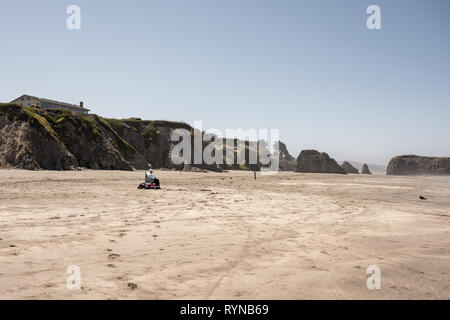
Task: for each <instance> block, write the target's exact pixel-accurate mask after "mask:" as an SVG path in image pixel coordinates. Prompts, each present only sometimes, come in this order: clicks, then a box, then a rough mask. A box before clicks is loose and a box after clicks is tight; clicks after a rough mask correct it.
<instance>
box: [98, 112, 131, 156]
mask: <svg viewBox="0 0 450 320" xmlns="http://www.w3.org/2000/svg"><path fill="white" fill-rule="evenodd" d="M95 118H96V120H97V121H98V122H99V123H100V124H101V125H102V126H103V127H104V128H105V129H107V130H109V131H110V132H111V133H112V134H113V135H114V137H115V138H116V141H117V146H118V147H119V149H120V151H124V152H125V154H126V155H128V156H129V155H130V154H137V153H138V152H137V150H136V149H135V147H133V146H132V145H131V144H129V143H128V142H126V141H125V140H124V139H122V137H121V136H120V135H119V134H118V133H117V131H116V130H114V128H113V127H112V126H111V125H110V121H108V120H111V119H105V118H102V117H100V116H98V115H95ZM117 121H120V120H117Z"/></svg>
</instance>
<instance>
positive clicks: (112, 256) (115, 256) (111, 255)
mask: <svg viewBox="0 0 450 320" xmlns="http://www.w3.org/2000/svg"><path fill="white" fill-rule="evenodd" d="M118 257H120V254H117V253H111V254H110V255H109V256H108V258H110V259H116V258H118Z"/></svg>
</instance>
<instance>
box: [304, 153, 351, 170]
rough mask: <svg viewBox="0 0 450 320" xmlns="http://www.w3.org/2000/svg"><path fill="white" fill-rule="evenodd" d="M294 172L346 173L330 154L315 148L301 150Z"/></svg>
mask: <svg viewBox="0 0 450 320" xmlns="http://www.w3.org/2000/svg"><path fill="white" fill-rule="evenodd" d="M296 172H311V173H338V174H346V172H345V171H344V169H342V167H341V166H340V165H339V164H338V163H337V162H336V161H335V160H334V159H332V158H330V156H329V155H328V154H326V153H324V152H322V153H321V152H319V151H317V150H303V151H302V152H300V155H299V156H298V158H297V168H296Z"/></svg>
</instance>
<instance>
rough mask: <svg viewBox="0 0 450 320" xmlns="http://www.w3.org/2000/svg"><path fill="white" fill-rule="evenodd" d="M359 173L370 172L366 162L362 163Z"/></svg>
mask: <svg viewBox="0 0 450 320" xmlns="http://www.w3.org/2000/svg"><path fill="white" fill-rule="evenodd" d="M361 174H372V172H370V170H369V166H368V165H367V163H364V164H363V166H362V169H361Z"/></svg>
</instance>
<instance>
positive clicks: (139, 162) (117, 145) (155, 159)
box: [0, 104, 260, 171]
mask: <svg viewBox="0 0 450 320" xmlns="http://www.w3.org/2000/svg"><path fill="white" fill-rule="evenodd" d="M176 129H184V130H187V131H188V133H189V134H190V135H191V137H192V135H193V133H194V130H193V128H192V127H191V126H189V125H188V124H186V123H182V122H171V121H148V120H141V119H139V118H129V119H121V120H118V119H108V118H103V117H100V116H98V115H95V114H89V115H86V114H81V113H77V112H71V111H69V110H66V109H55V110H44V109H40V108H38V107H21V106H19V105H15V104H0V167H13V168H22V169H31V170H36V169H46V170H70V169H74V168H77V167H85V168H90V169H107V170H133V169H139V170H142V169H148V168H149V167H152V168H155V169H157V168H168V169H177V170H182V169H183V167H184V165H187V163H186V164H184V163H182V164H174V163H173V162H172V159H171V152H172V150H173V148H174V146H175V145H176V144H177V143H178V142H172V141H171V136H172V133H173V131H174V130H176ZM200 134H202V133H200ZM221 140H222V141H221ZM221 140H219V143H222V142H223V141H224V139H221ZM235 142H237V141H235ZM191 143H192V145H193V144H194V139H192V138H191ZM209 143H210V142H205V141H204V142H203V143H202V151H203V150H205V147H206V146H208V144H209ZM192 150H193V149H192ZM219 152H221V153H222V152H223V158H224V159H225V154H226V153H225V150H224V148H222V149H221V150H220V151H219ZM233 152H234V158H235V159H236V158H237V151H236V150H235V148H233ZM245 152H246V153H245V163H243V164H236V162H235V164H226V163H225V161H223V164H215V163H214V164H206V163H204V162H202V163H200V164H192V165H191V166H189V167H187V168H186V170H195V169H193V168H192V167H197V168H200V169H206V170H213V171H223V170H224V169H236V170H259V169H260V164H258V163H256V164H249V162H250V161H249V155H248V153H249V145H248V142H246V150H245ZM219 157H222V155H220V156H219ZM191 163H194V152H192V153H191Z"/></svg>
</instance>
